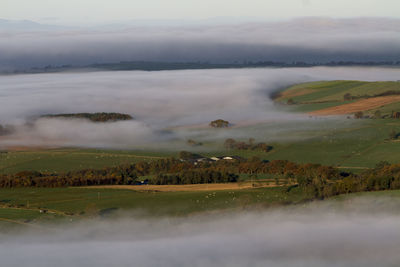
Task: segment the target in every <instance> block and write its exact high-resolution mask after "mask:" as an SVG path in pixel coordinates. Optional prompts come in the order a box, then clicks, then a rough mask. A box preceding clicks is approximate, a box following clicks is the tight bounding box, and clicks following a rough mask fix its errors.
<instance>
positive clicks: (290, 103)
mask: <svg viewBox="0 0 400 267" xmlns="http://www.w3.org/2000/svg"><path fill="white" fill-rule="evenodd" d="M287 104H288V105H294V104H296V102H294V100H293V99H292V98H289V99H288V101H287Z"/></svg>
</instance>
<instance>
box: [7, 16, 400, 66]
mask: <svg viewBox="0 0 400 267" xmlns="http://www.w3.org/2000/svg"><path fill="white" fill-rule="evenodd" d="M399 29H400V20H399V19H385V18H353V19H331V18H302V19H295V20H291V21H284V22H271V23H243V24H238V25H213V26H186V27H185V26H176V27H143V26H136V27H127V28H123V29H117V30H116V29H107V28H104V29H96V30H93V29H83V30H82V29H81V30H73V29H71V30H68V29H65V30H62V29H60V30H56V31H50V30H49V31H42V32H39V31H29V30H26V31H22V32H21V31H13V30H1V29H0V39H1V42H0V70H15V69H30V68H31V67H45V66H47V65H55V66H61V65H66V64H71V65H74V66H76V65H88V64H92V63H105V62H120V61H164V62H214V63H222V62H224V63H232V62H243V61H255V62H258V61H283V62H289V63H291V62H296V61H305V62H319V63H326V62H330V61H341V60H343V61H359V62H366V61H400V34H399Z"/></svg>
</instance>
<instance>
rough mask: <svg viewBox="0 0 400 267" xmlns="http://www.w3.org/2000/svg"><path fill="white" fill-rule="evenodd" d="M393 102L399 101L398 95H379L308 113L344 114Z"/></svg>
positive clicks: (316, 114)
mask: <svg viewBox="0 0 400 267" xmlns="http://www.w3.org/2000/svg"><path fill="white" fill-rule="evenodd" d="M395 102H400V95H395V96H381V97H373V98H367V99H362V100H359V101H357V102H353V103H349V104H344V105H340V106H335V107H330V108H325V109H320V110H317V111H313V112H310V113H309V114H310V115H315V116H327V115H345V114H351V113H355V112H358V111H366V110H371V109H375V108H379V107H381V106H385V105H388V104H391V103H395Z"/></svg>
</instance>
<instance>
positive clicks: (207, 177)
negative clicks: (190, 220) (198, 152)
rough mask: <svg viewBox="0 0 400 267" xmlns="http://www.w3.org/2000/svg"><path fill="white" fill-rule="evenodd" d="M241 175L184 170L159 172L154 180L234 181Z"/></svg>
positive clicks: (161, 182)
mask: <svg viewBox="0 0 400 267" xmlns="http://www.w3.org/2000/svg"><path fill="white" fill-rule="evenodd" d="M238 178H239V176H238V175H236V174H233V173H228V172H220V171H214V170H208V169H199V170H183V171H180V172H178V173H175V174H161V173H160V174H158V175H157V176H156V178H154V179H153V180H152V183H153V184H157V185H179V184H208V183H234V182H237V181H238Z"/></svg>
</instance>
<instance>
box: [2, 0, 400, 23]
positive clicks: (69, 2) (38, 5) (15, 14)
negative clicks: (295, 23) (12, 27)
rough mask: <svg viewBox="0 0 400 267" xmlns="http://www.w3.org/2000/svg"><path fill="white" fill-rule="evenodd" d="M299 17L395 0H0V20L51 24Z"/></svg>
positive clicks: (397, 5)
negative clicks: (33, 21)
mask: <svg viewBox="0 0 400 267" xmlns="http://www.w3.org/2000/svg"><path fill="white" fill-rule="evenodd" d="M304 16H329V17H365V16H368V17H371V16H372V17H376V16H378V17H397V18H400V1H399V0H351V1H350V0H279V1H278V0H168V1H167V0H112V1H110V0H1V1H0V18H3V19H29V20H35V21H39V22H47V23H52V24H75V25H76V24H82V23H86V24H93V23H109V22H118V21H126V20H135V19H156V20H160V19H174V20H203V19H208V18H215V17H228V18H244V19H261V20H276V19H288V18H293V17H304Z"/></svg>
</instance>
